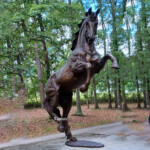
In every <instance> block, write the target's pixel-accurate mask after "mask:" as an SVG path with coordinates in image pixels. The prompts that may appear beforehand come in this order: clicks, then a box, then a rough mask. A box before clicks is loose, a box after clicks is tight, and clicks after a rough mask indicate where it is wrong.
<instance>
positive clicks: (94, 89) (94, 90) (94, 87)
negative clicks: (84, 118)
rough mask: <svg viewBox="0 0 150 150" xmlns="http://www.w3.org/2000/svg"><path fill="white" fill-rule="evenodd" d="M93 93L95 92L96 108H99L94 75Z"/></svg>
mask: <svg viewBox="0 0 150 150" xmlns="http://www.w3.org/2000/svg"><path fill="white" fill-rule="evenodd" d="M93 94H94V109H99V107H98V101H97V97H96V83H95V77H93Z"/></svg>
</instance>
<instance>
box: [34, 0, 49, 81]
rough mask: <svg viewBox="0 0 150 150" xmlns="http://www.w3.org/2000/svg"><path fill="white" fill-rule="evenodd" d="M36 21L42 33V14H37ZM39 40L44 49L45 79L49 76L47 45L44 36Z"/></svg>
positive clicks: (36, 0) (36, 1)
mask: <svg viewBox="0 0 150 150" xmlns="http://www.w3.org/2000/svg"><path fill="white" fill-rule="evenodd" d="M35 3H36V4H37V5H38V4H39V2H38V0H35ZM38 23H39V25H40V30H41V32H42V33H44V32H45V30H44V26H43V21H42V15H41V14H38ZM41 42H42V44H43V51H44V61H45V67H46V75H47V79H49V77H50V64H49V58H48V52H47V47H46V42H45V38H44V36H41Z"/></svg>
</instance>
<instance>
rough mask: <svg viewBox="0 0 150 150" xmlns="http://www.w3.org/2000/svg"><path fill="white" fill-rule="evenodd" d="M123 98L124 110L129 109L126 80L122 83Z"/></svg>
mask: <svg viewBox="0 0 150 150" xmlns="http://www.w3.org/2000/svg"><path fill="white" fill-rule="evenodd" d="M122 98H123V105H122V111H127V110H129V109H128V106H127V100H126V94H125V85H124V81H123V83H122Z"/></svg>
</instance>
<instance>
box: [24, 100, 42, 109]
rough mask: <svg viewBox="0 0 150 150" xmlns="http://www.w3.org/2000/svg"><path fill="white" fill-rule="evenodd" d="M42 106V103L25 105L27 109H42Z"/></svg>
mask: <svg viewBox="0 0 150 150" xmlns="http://www.w3.org/2000/svg"><path fill="white" fill-rule="evenodd" d="M41 106H42V105H41V102H40V101H28V102H27V103H25V104H24V108H25V109H33V108H41Z"/></svg>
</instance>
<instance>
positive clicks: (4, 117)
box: [0, 114, 11, 121]
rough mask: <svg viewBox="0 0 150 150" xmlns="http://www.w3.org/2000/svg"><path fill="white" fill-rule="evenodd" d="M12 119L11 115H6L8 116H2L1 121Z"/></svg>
mask: <svg viewBox="0 0 150 150" xmlns="http://www.w3.org/2000/svg"><path fill="white" fill-rule="evenodd" d="M9 119H11V114H6V115H1V116H0V121H6V120H9Z"/></svg>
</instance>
